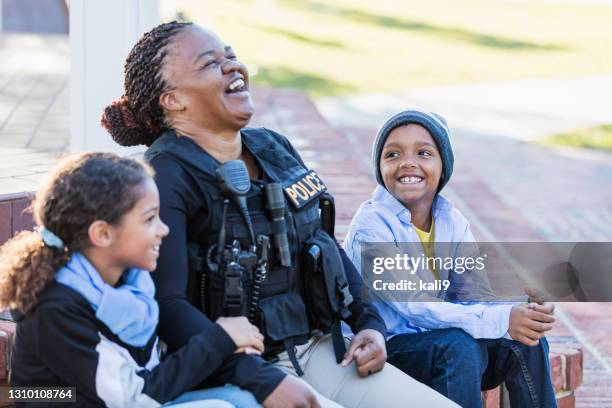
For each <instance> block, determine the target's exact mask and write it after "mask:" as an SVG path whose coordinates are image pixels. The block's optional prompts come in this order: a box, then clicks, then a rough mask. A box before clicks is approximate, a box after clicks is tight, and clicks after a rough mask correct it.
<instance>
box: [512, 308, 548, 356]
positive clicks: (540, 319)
mask: <svg viewBox="0 0 612 408" xmlns="http://www.w3.org/2000/svg"><path fill="white" fill-rule="evenodd" d="M536 308H537V310H536ZM553 310H554V305H538V304H535V303H530V304H520V305H516V306H513V307H512V311H511V312H510V324H509V327H508V334H510V336H511V337H512V338H513V339H514V340H516V341H520V342H521V343H523V344H525V345H527V346H537V345H538V343H539V342H540V339H541V338H542V337H544V333H545V332H547V331H549V330H550V329H552V327H553V323H554V322H555V321H556V319H555V317H554V316H553V315H552V311H553Z"/></svg>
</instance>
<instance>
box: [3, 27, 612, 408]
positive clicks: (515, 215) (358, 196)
mask: <svg viewBox="0 0 612 408" xmlns="http://www.w3.org/2000/svg"><path fill="white" fill-rule="evenodd" d="M25 57H27V59H24V58H25ZM0 58H2V60H3V61H6V62H5V63H4V64H3V65H2V66H0V89H1V90H2V91H1V93H0V194H4V193H14V192H18V191H24V190H25V191H31V190H34V189H35V188H36V185H37V183H38V181H39V180H40V178H41V176H42V175H43V174H44V173H46V172H47V171H48V170H49V168H50V167H51V166H52V165H53V163H54V162H55V161H56V160H57V157H58V155H60V154H61V153H62V152H63V151H64V149H65V147H66V146H67V141H68V130H69V116H68V86H67V84H68V82H67V81H68V72H69V70H68V46H67V40H66V38H65V37H48V36H45V37H40V36H6V35H4V36H2V37H0ZM590 81H591V79H589V80H587V81H586V82H585V83H590ZM605 81H606V80H605V79H602V86H601V89H604V87H605V86H608V85H605ZM589 86H590V89H591V90H593V92H595V91H596V90H597V89H599V88H600V87H597V86H594V85H589ZM505 87H506V88H513V87H512V86H508V85H505ZM463 89H464V92H468V91H469V89H470V88H465V87H464V88H463ZM435 92H438V93H439V95H440V96H439V98H441V100H443V101H448V100H450V99H447V98H446V97H445V96H444V95H445V94H444V93H443V92H442V91H441V90H438V91H435ZM435 92H434V91H432V94H433V93H435ZM454 92H458V93H459V91H458V90H454ZM481 92H485V91H484V90H482V91H481ZM517 92H518V91H517ZM551 92H552V91H551ZM585 92H587V91H585ZM587 93H588V92H587ZM493 94H495V92H493ZM466 95H473V94H472V93H470V92H468V93H466ZM254 96H255V100H256V105H257V115H256V117H255V118H254V121H253V124H254V125H265V126H267V127H270V128H272V129H275V130H278V131H280V132H281V133H284V134H286V135H287V136H289V137H290V138H291V140H292V142H293V143H294V144H295V146H296V147H297V149H298V150H299V151H300V153H301V154H302V156H303V158H304V159H305V161H306V162H307V163H308V165H309V166H311V167H313V168H315V169H316V170H317V171H318V172H319V173H320V174H321V176H322V177H323V179H324V180H325V181H326V183H327V184H328V186H329V187H330V190H331V191H332V192H333V193H334V196H335V197H336V201H337V231H338V235H339V237H340V238H342V237H343V236H344V234H345V232H346V228H347V225H348V223H349V222H350V219H351V217H352V216H353V214H354V212H355V211H356V209H357V207H358V206H359V204H360V203H361V202H362V201H363V200H364V199H366V198H367V197H368V196H369V195H370V193H371V191H372V189H373V188H374V185H375V183H374V180H373V177H372V175H371V169H370V162H369V154H370V145H371V139H372V137H373V135H374V133H375V128H376V127H377V126H378V125H379V124H380V123H381V121H382V116H383V115H385V114H386V112H385V111H384V109H387V110H389V109H393V110H395V107H396V106H420V105H417V104H416V103H415V102H414V101H413V102H410V101H408V100H400V99H394V101H395V102H394V103H393V104H392V105H389V106H386V108H384V109H381V110H380V111H379V112H378V114H379V115H380V117H378V118H377V117H375V116H368V115H370V114H371V113H372V112H373V110H369V109H365V108H361V110H357V111H353V114H352V115H351V117H345V116H343V115H339V114H335V115H334V114H330V116H329V117H330V120H331V122H332V124H333V125H334V126H333V127H332V126H331V125H330V124H329V122H328V121H326V120H325V119H324V118H323V116H322V115H321V113H320V112H319V110H317V109H316V108H315V106H314V105H313V104H312V102H311V101H310V100H309V99H308V98H307V96H306V95H304V94H303V93H301V92H297V91H293V90H262V89H257V90H255V92H254ZM447 96H448V95H447ZM540 97H541V96H540ZM457 98H458V96H457ZM430 99H431V101H432V102H431V104H430V105H428V106H427V107H426V108H427V109H433V110H438V111H439V112H441V113H443V114H445V115H446V116H448V117H449V120H450V123H451V126H452V127H453V129H454V130H455V132H454V143H455V149H456V152H457V153H456V154H457V168H456V170H455V173H454V175H453V178H452V180H451V183H450V185H449V188H448V189H445V192H446V194H447V195H449V196H450V197H451V198H452V200H453V201H454V202H456V203H457V205H458V206H459V207H460V209H461V210H462V211H463V212H464V213H465V214H466V215H467V217H468V218H469V219H470V221H471V223H472V226H473V228H474V232H475V234H476V236H477V237H478V238H480V239H482V240H490V241H501V240H506V241H541V240H560V239H559V237H563V238H566V239H565V240H568V241H571V240H577V239H581V238H582V240H607V241H612V229H610V228H606V227H607V226H610V225H611V223H610V220H611V218H610V213H611V211H612V206H611V204H610V203H612V200H611V198H612V196H611V193H612V192H611V191H610V190H611V189H610V188H609V186H610V181H611V180H610V178H611V177H612V174H611V173H612V168H611V167H612V161H611V160H610V158H611V156H610V155H609V154H604V153H597V152H589V151H583V150H581V149H550V148H543V147H539V146H533V145H531V144H526V143H525V142H524V141H522V140H521V138H518V137H512V136H511V135H510V134H506V135H498V137H493V136H494V135H492V134H490V133H488V132H487V129H478V130H473V129H470V128H469V127H467V126H468V125H469V124H470V123H479V124H480V123H482V122H481V121H477V120H476V119H477V118H478V117H479V116H478V115H485V116H486V115H488V113H483V114H479V113H478V108H477V106H472V107H470V109H467V108H466V107H463V108H461V105H460V104H459V103H457V105H456V109H455V110H453V109H449V110H448V111H446V110H445V109H444V108H449V107H450V106H451V105H440V106H437V105H435V103H434V102H435V99H436V98H434V97H433V96H432V97H430ZM528 99H529V100H530V101H532V103H535V102H533V101H534V100H537V96H536V95H535V94H533V95H530V97H529V98H528ZM373 100H374V99H373ZM457 100H458V101H459V99H457ZM470 100H472V99H470ZM332 102H333V101H332V100H327V101H325V103H326V104H327V106H325V105H324V104H323V103H322V104H321V105H320V109H321V110H323V111H324V112H326V113H328V114H329V112H330V109H331V108H329V106H332V105H330V104H331V103H332ZM544 105H545V104H544V103H543V102H542V106H544ZM381 106H383V107H384V106H385V105H384V104H383V105H381ZM491 106H492V105H491ZM532 107H535V105H532ZM460 108H461V109H463V110H461V109H460ZM506 108H507V109H508V110H510V107H506ZM506 108H504V107H503V106H502V107H501V108H499V110H498V112H504V111H505V110H504V109H506ZM529 109H531V108H525V109H524V110H523V112H527V113H525V114H524V115H522V116H521V115H518V114H517V115H516V116H515V117H514V119H513V123H516V126H517V129H526V128H529V122H527V118H528V117H529V115H528V112H529ZM559 109H561V108H559ZM339 111H340V110H339V109H338V110H336V111H335V112H339ZM588 111H589V109H584V113H585V115H586V114H587V113H588ZM469 112H471V114H470V113H469ZM483 112H490V110H487V107H486V106H485V107H483ZM468 114H469V115H471V116H466V117H471V118H473V119H474V120H473V121H465V122H464V123H465V126H466V127H465V128H457V127H455V126H454V124H455V122H454V119H455V118H459V119H461V117H462V115H468ZM491 115H493V117H494V116H495V114H491ZM497 115H498V117H499V120H500V121H504V117H505V115H504V114H503V113H498V114H497ZM598 115H602V116H598ZM559 116H562V115H555V117H557V118H558V117H559ZM584 117H585V118H586V117H587V116H584ZM588 118H591V119H589V120H592V121H593V122H599V121H602V119H606V121H607V120H608V119H609V118H606V116H605V115H604V114H603V113H602V112H600V113H597V114H593V116H589V117H588ZM365 119H367V120H365ZM523 120H525V122H523ZM581 120H582V119H581ZM537 122H538V123H541V128H542V129H548V128H549V127H548V125H545V123H544V122H545V121H544V120H543V119H542V117H540V118H539V119H538V121H537ZM496 128H497V126H493V125H491V127H490V129H496ZM499 130H500V132H502V131H504V132H507V127H506V126H499ZM524 203H528V204H529V205H528V206H525V205H524ZM608 310H609V305H606V304H592V303H591V304H563V305H559V309H558V316H559V317H560V320H561V323H560V324H559V325H558V327H557V328H556V329H555V332H554V336H553V341H555V342H563V343H570V344H577V345H579V346H580V347H582V348H583V350H585V372H584V378H585V383H584V385H583V386H582V387H580V388H579V389H578V392H577V397H578V404H577V406H583V407H612V369H611V367H610V365H611V364H612V338H611V337H610V336H609V332H610V328H611V327H612V319H611V318H610V316H609V312H608Z"/></svg>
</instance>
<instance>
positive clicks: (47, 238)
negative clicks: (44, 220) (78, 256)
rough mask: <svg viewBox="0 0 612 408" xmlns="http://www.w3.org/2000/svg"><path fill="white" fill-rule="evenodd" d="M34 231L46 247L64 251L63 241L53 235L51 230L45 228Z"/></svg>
mask: <svg viewBox="0 0 612 408" xmlns="http://www.w3.org/2000/svg"><path fill="white" fill-rule="evenodd" d="M36 230H37V231H38V233H39V234H40V237H41V238H42V240H43V242H44V243H45V245H46V246H48V247H53V248H57V249H61V250H65V248H66V247H65V245H64V241H62V239H61V238H60V237H58V236H57V235H55V234H54V233H53V232H52V231H51V230H48V229H47V228H45V227H38V228H37V229H36Z"/></svg>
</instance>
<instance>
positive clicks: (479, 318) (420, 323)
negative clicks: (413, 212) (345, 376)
mask: <svg viewBox="0 0 612 408" xmlns="http://www.w3.org/2000/svg"><path fill="white" fill-rule="evenodd" d="M432 212H433V217H434V237H435V240H436V244H434V251H435V256H436V257H438V256H447V255H450V256H457V251H458V250H459V247H460V246H461V244H462V243H473V242H474V241H475V239H474V236H473V235H472V232H471V231H470V225H469V222H468V221H467V219H466V218H465V217H464V216H463V214H461V212H460V211H459V210H458V209H456V208H455V207H454V206H453V204H452V203H451V202H450V201H448V200H447V199H445V198H444V197H443V196H441V195H439V194H438V196H437V197H436V199H435V200H434V203H433V209H432ZM366 242H368V243H374V242H394V243H396V244H401V243H420V240H419V237H418V235H417V233H416V231H415V230H414V226H413V225H412V223H411V222H410V211H409V210H408V209H407V208H405V207H404V206H403V205H402V203H401V202H399V201H398V200H397V199H396V198H395V197H393V196H392V195H391V194H390V193H389V192H388V191H387V190H386V189H385V188H384V187H381V186H378V187H376V189H375V190H374V194H373V196H372V198H371V199H369V200H368V201H366V202H364V203H363V204H362V205H361V207H360V208H359V210H358V211H357V214H356V215H355V217H354V218H353V220H352V222H351V225H350V227H349V231H348V234H347V237H346V239H345V241H344V249H345V251H346V253H347V254H348V256H349V257H350V258H351V260H352V261H353V263H354V264H355V266H356V267H357V270H358V271H359V272H360V273H361V271H362V270H361V248H362V245H363V244H364V243H366ZM438 243H445V244H444V246H441V245H438ZM446 243H449V244H446ZM463 247H465V245H463ZM439 250H443V251H447V252H451V253H447V254H440V253H438V251H439ZM438 272H439V273H440V279H448V278H449V273H450V272H452V271H448V270H440V271H438ZM466 275H467V274H466ZM453 276H459V275H457V274H453ZM419 278H420V279H422V280H431V281H433V279H434V276H433V274H432V273H431V272H429V271H427V274H423V275H419ZM472 278H473V276H472ZM476 281H477V282H476V284H477V285H479V287H480V290H481V293H482V292H483V291H486V290H487V288H488V290H490V287H489V286H488V280H486V277H485V278H483V279H482V280H479V279H478V278H477V279H476ZM471 283H472V284H474V281H472V282H471ZM459 286H460V285H459ZM417 297H418V295H417ZM373 304H374V306H375V307H376V308H377V310H378V312H379V313H380V315H381V316H382V317H383V319H384V321H385V324H386V325H387V330H388V333H389V337H388V338H391V337H393V336H395V335H398V334H403V333H419V332H422V331H425V330H431V329H445V328H460V329H463V330H464V331H466V332H467V333H468V334H470V335H471V336H472V337H474V338H476V339H478V338H490V339H494V338H500V337H506V338H509V336H508V334H507V332H508V324H509V320H510V310H511V309H512V306H513V304H507V303H506V304H500V303H486V302H482V303H481V302H478V303H477V302H460V303H451V302H422V301H420V302H405V301H397V302H395V301H374V302H373Z"/></svg>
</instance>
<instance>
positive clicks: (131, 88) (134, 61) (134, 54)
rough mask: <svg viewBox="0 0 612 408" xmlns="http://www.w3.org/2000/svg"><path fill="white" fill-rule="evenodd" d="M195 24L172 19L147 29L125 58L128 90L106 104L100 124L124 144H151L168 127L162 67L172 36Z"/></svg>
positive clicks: (166, 87)
mask: <svg viewBox="0 0 612 408" xmlns="http://www.w3.org/2000/svg"><path fill="white" fill-rule="evenodd" d="M190 25H192V23H188V22H177V21H172V22H170V23H164V24H160V25H158V26H157V27H155V28H154V29H152V30H151V31H149V32H148V33H145V34H144V35H143V36H142V37H141V38H140V40H138V42H137V43H136V45H134V47H133V48H132V50H131V51H130V53H129V55H128V57H127V60H126V61H125V69H124V74H125V79H124V88H125V94H124V95H123V96H121V98H119V99H118V100H116V101H114V102H113V103H112V104H110V105H109V106H107V107H106V108H105V109H104V112H103V113H102V119H101V124H102V127H104V128H105V129H106V130H107V131H108V132H109V133H110V134H111V136H112V137H113V139H114V140H115V142H117V143H118V144H120V145H122V146H136V145H142V144H144V145H146V146H150V145H151V144H152V143H153V141H154V140H155V139H156V138H157V137H158V136H159V135H160V133H161V132H162V131H164V130H166V129H168V125H167V123H166V122H165V118H164V112H163V109H162V108H161V106H160V105H159V97H160V95H161V94H162V93H163V92H164V91H166V90H167V89H168V83H167V82H166V81H165V80H164V78H163V76H162V72H161V69H162V67H163V64H164V58H165V57H166V54H167V50H166V46H167V45H168V44H169V43H170V41H171V39H172V37H174V36H175V35H176V34H177V33H179V32H180V31H181V30H183V29H184V28H185V27H187V26H190Z"/></svg>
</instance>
